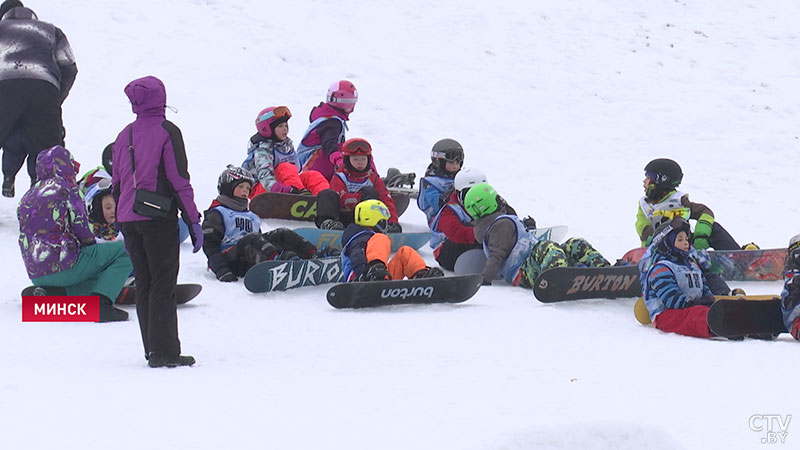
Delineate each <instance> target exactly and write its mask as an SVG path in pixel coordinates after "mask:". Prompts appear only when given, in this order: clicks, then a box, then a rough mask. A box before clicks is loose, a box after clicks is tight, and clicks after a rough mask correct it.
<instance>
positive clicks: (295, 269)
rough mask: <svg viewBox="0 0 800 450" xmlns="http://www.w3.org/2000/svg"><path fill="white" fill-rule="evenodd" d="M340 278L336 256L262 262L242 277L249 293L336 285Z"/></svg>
mask: <svg viewBox="0 0 800 450" xmlns="http://www.w3.org/2000/svg"><path fill="white" fill-rule="evenodd" d="M341 278H342V265H341V261H340V259H339V258H338V257H332V258H320V259H298V260H292V261H265V262H262V263H258V264H256V265H255V266H253V267H251V268H250V270H248V271H247V273H246V274H245V275H244V287H245V288H247V290H248V291H250V292H255V293H259V292H272V291H285V290H287V289H294V288H299V287H305V286H316V285H319V284H326V283H337V282H339V281H341Z"/></svg>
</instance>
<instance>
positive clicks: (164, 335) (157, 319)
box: [120, 217, 181, 357]
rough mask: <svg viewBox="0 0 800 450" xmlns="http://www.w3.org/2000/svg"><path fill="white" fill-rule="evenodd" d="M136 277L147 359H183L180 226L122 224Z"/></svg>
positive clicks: (174, 221)
mask: <svg viewBox="0 0 800 450" xmlns="http://www.w3.org/2000/svg"><path fill="white" fill-rule="evenodd" d="M120 227H121V228H122V234H123V235H124V236H125V248H127V249H128V254H130V256H131V262H132V263H133V274H134V276H135V277H136V315H137V316H138V317H139V328H140V329H141V332H142V342H143V343H144V352H145V355H149V354H151V353H153V354H156V355H159V356H165V357H173V356H177V355H180V353H181V343H180V341H179V340H178V313H177V305H176V303H175V295H174V294H175V285H176V284H177V283H178V268H179V265H180V263H179V259H178V257H179V250H178V245H179V242H178V223H177V219H176V218H174V217H173V218H172V219H170V220H142V221H137V222H125V223H120Z"/></svg>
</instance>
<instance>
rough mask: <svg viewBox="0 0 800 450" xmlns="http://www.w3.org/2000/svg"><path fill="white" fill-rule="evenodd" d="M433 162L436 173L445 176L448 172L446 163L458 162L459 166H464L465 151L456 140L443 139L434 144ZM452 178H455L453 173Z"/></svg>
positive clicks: (432, 150)
mask: <svg viewBox="0 0 800 450" xmlns="http://www.w3.org/2000/svg"><path fill="white" fill-rule="evenodd" d="M431 161H432V162H433V164H434V167H435V168H436V171H437V172H440V173H442V174H444V173H446V172H447V171H446V170H445V163H446V162H447V161H450V162H454V161H456V162H458V164H459V165H463V164H464V149H463V148H462V147H461V144H459V143H458V141H456V140H455V139H449V138H446V139H441V140H439V141H438V142H436V143H435V144H433V148H432V149H431ZM452 176H455V173H453V174H452Z"/></svg>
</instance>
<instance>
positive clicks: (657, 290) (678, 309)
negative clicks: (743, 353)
mask: <svg viewBox="0 0 800 450" xmlns="http://www.w3.org/2000/svg"><path fill="white" fill-rule="evenodd" d="M689 235H690V230H689V222H687V221H686V220H685V219H683V218H681V217H676V218H674V219H672V220H671V221H669V222H667V223H665V224H663V225H661V226H660V227H659V228H658V230H656V232H655V234H654V235H653V239H652V241H653V242H652V244H651V245H650V249H651V255H652V260H651V264H650V268H649V270H647V271H646V272H641V275H640V276H641V277H642V288H643V289H642V290H643V295H644V301H645V305H646V306H647V310H648V311H649V312H650V320H652V322H653V325H654V326H655V327H656V328H658V329H659V330H661V331H666V332H668V333H678V334H682V335H685V336H694V337H705V338H707V337H712V336H713V334H712V333H711V330H709V328H708V321H707V319H706V316H707V315H708V307H709V306H710V305H711V304H712V303H713V302H714V295H713V294H712V292H711V289H709V287H708V284H707V283H706V277H705V275H703V271H702V270H701V268H700V265H699V264H698V262H697V261H696V260H695V258H694V257H693V256H692V254H691V244H690V243H689Z"/></svg>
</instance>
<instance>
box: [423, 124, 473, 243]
mask: <svg viewBox="0 0 800 450" xmlns="http://www.w3.org/2000/svg"><path fill="white" fill-rule="evenodd" d="M462 164H464V149H463V148H462V147H461V144H459V143H458V141H456V140H455V139H441V140H439V141H437V142H436V143H435V144H433V149H431V163H430V164H429V165H428V168H427V169H425V176H424V177H423V178H421V179H420V180H419V195H418V196H417V206H418V207H419V209H420V210H422V212H424V213H425V217H426V218H427V219H428V224H429V225H430V223H431V222H432V221H433V220H434V218H435V217H436V216H437V214H439V212H440V211H441V209H442V207H444V205H445V203H447V199H448V198H449V197H450V194H451V193H452V191H453V181H454V178H455V176H456V173H458V171H459V170H461V165H462ZM431 229H433V228H431Z"/></svg>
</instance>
